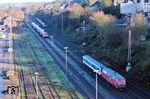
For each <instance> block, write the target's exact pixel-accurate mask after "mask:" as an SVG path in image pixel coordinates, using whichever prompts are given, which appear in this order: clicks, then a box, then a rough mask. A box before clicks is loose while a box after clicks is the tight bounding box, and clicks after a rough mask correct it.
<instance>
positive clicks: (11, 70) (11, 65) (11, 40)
mask: <svg viewBox="0 0 150 99" xmlns="http://www.w3.org/2000/svg"><path fill="white" fill-rule="evenodd" d="M9 17H10V27H9V28H10V33H9V48H8V52H9V60H10V75H14V70H13V34H12V17H11V16H9Z"/></svg>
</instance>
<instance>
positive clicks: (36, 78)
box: [34, 72, 39, 99]
mask: <svg viewBox="0 0 150 99" xmlns="http://www.w3.org/2000/svg"><path fill="white" fill-rule="evenodd" d="M34 74H35V85H36V99H38V97H39V95H38V94H39V93H38V83H37V80H38V77H37V76H38V74H39V73H38V72H35V73H34Z"/></svg>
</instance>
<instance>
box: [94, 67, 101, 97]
mask: <svg viewBox="0 0 150 99" xmlns="http://www.w3.org/2000/svg"><path fill="white" fill-rule="evenodd" d="M94 72H95V73H96V74H95V75H96V86H95V87H96V99H98V88H97V85H98V83H97V73H99V74H101V70H99V69H98V70H94Z"/></svg>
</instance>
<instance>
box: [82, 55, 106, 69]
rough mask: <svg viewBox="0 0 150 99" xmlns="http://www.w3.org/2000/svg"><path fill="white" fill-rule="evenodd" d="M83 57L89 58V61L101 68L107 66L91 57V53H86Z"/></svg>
mask: <svg viewBox="0 0 150 99" xmlns="http://www.w3.org/2000/svg"><path fill="white" fill-rule="evenodd" d="M83 58H84V59H86V60H88V61H89V62H91V63H92V64H94V65H95V66H97V67H100V68H101V69H104V68H106V66H105V65H104V64H102V63H100V62H98V61H96V60H95V59H94V58H92V57H90V56H89V55H84V56H83Z"/></svg>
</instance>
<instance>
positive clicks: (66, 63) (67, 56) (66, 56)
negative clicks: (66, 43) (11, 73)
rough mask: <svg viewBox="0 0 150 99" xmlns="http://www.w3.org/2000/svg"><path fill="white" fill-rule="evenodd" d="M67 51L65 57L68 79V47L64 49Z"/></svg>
mask: <svg viewBox="0 0 150 99" xmlns="http://www.w3.org/2000/svg"><path fill="white" fill-rule="evenodd" d="M64 49H65V57H66V77H67V70H68V56H67V52H68V47H64Z"/></svg>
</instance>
